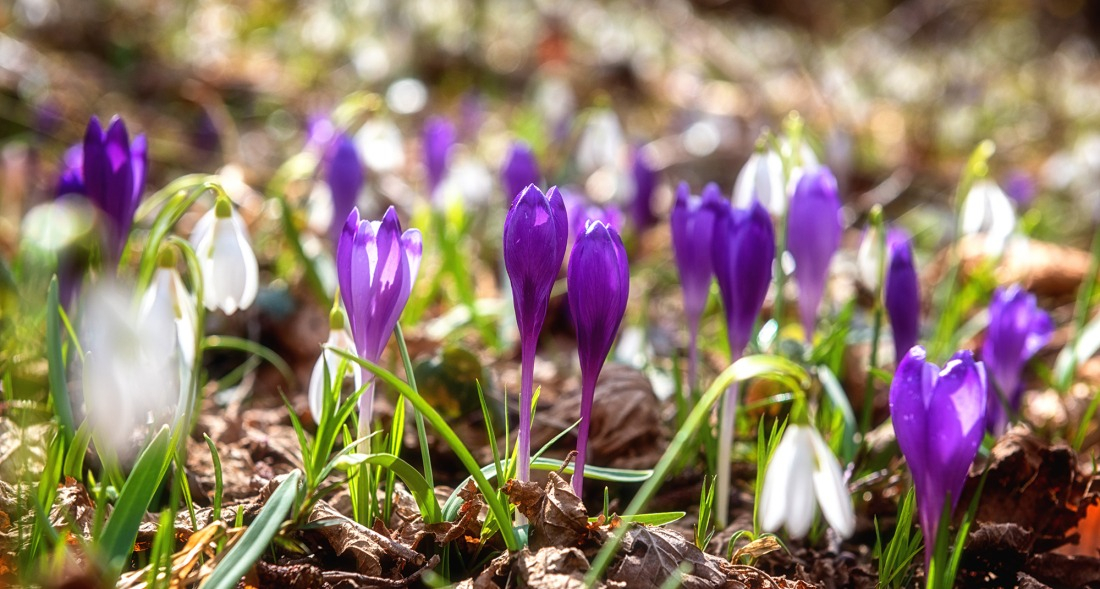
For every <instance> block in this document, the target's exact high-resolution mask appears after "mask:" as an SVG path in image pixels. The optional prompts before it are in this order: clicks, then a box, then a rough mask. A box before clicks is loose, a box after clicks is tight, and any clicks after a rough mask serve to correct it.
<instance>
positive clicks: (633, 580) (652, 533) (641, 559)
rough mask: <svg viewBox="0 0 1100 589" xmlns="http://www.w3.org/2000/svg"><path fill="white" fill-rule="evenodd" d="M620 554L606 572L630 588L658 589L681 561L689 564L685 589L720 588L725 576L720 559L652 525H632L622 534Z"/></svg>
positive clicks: (674, 533) (612, 578) (683, 579)
mask: <svg viewBox="0 0 1100 589" xmlns="http://www.w3.org/2000/svg"><path fill="white" fill-rule="evenodd" d="M619 554H620V555H621V556H620V558H619V559H618V560H616V561H615V563H614V564H612V565H611V568H610V569H609V570H608V573H607V580H608V582H609V584H610V583H625V586H626V587H631V588H632V589H646V588H652V589H657V588H658V587H661V585H662V584H664V582H665V580H666V579H668V577H669V575H671V574H672V573H673V572H674V571H676V570H677V568H679V566H680V564H681V563H685V564H688V565H690V566H691V570H689V571H687V572H686V573H685V574H684V576H683V577H682V578H681V582H680V586H681V587H684V588H685V589H704V588H710V587H723V586H725V585H726V582H727V575H726V573H725V572H724V571H723V570H722V566H721V564H720V563H722V562H724V561H723V560H722V559H720V558H717V557H714V556H710V555H708V554H704V553H703V552H702V551H701V550H699V548H698V547H696V546H695V544H693V543H691V542H688V541H687V539H686V538H684V537H683V536H681V535H680V534H678V533H676V532H674V531H672V530H667V529H665V528H660V527H653V526H632V527H631V528H630V529H629V530H627V532H626V534H624V535H623V541H622V546H621V547H620V549H619Z"/></svg>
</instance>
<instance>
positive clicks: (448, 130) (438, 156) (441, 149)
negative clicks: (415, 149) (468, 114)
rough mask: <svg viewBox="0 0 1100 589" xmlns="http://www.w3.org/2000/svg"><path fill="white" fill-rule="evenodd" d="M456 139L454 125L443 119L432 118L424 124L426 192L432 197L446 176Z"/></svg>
mask: <svg viewBox="0 0 1100 589" xmlns="http://www.w3.org/2000/svg"><path fill="white" fill-rule="evenodd" d="M456 137H457V133H456V132H455V127H454V125H453V124H451V122H450V121H448V120H447V119H445V118H443V117H432V118H430V119H428V121H427V122H426V123H424V135H423V141H424V166H425V168H426V169H427V172H428V192H429V194H431V195H432V196H434V195H435V191H436V188H439V183H440V182H442V181H443V177H444V176H445V175H446V174H447V164H448V162H449V161H450V156H451V148H452V147H454V144H455V140H456Z"/></svg>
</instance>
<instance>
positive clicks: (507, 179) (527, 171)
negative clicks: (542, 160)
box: [500, 141, 542, 205]
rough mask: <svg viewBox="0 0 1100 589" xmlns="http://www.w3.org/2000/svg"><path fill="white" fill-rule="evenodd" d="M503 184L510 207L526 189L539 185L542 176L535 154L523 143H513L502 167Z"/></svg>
mask: <svg viewBox="0 0 1100 589" xmlns="http://www.w3.org/2000/svg"><path fill="white" fill-rule="evenodd" d="M500 176H501V178H500V179H501V182H502V183H503V184H504V197H505V199H507V202H508V204H509V205H511V204H512V201H513V200H515V199H516V197H517V196H519V193H520V192H523V189H524V188H527V187H528V186H530V185H532V184H534V185H537V184H539V181H540V180H541V178H542V175H541V174H540V172H539V163H538V160H536V159H535V152H534V151H532V150H531V146H529V145H527V144H526V143H524V142H522V141H514V142H512V145H511V147H509V148H508V154H507V155H506V156H504V163H503V164H502V165H501V167H500Z"/></svg>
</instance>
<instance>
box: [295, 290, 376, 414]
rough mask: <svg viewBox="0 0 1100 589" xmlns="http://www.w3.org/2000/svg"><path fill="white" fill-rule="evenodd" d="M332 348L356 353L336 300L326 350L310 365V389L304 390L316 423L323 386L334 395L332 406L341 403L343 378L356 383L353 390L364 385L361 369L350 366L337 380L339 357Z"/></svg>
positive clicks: (323, 390)
mask: <svg viewBox="0 0 1100 589" xmlns="http://www.w3.org/2000/svg"><path fill="white" fill-rule="evenodd" d="M333 348H335V349H339V350H343V351H345V352H348V353H351V354H354V353H355V342H354V341H352V338H351V336H350V335H348V331H347V329H346V328H345V326H344V313H343V311H341V310H340V306H339V303H337V304H336V305H335V306H334V307H333V309H332V312H331V313H329V335H328V341H326V342H325V349H324V350H322V351H321V355H320V356H318V357H317V362H315V363H314V364H313V372H312V373H311V374H310V377H309V389H308V391H307V395H308V396H307V398H308V399H309V413H310V415H311V416H312V417H313V422H314V423H317V424H320V423H321V415H322V414H323V413H324V406H325V390H326V388H327V389H328V391H329V392H330V393H333V394H334V396H335V399H334V400H333V406H334V407H335V406H337V405H339V403H340V391H341V390H342V389H343V386H342V385H343V381H345V380H348V379H351V380H352V382H354V383H355V390H359V388H360V387H362V386H363V373H362V371H361V370H357V369H356V367H354V366H351V365H348V366H347V367H346V368H345V372H344V378H343V379H340V380H338V377H339V376H340V362H341V360H342V359H341V358H340V356H338V355H337V354H336V352H334V351H333ZM326 371H327V372H328V383H327V385H326V383H325V372H326Z"/></svg>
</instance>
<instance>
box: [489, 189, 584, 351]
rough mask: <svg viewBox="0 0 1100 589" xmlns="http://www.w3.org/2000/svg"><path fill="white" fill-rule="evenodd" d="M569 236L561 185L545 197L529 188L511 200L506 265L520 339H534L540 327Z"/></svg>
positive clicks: (507, 219)
mask: <svg viewBox="0 0 1100 589" xmlns="http://www.w3.org/2000/svg"><path fill="white" fill-rule="evenodd" d="M568 237H569V223H568V215H567V214H566V212H565V202H564V200H563V199H562V197H561V194H560V193H559V192H558V190H557V188H551V189H550V190H549V191H548V193H547V194H546V195H544V194H543V193H542V191H541V190H539V189H538V188H537V187H536V186H534V185H532V186H528V187H527V188H526V189H524V190H523V192H521V193H520V194H519V196H518V197H517V198H516V200H515V201H513V202H512V207H511V208H510V209H509V210H508V216H507V218H506V219H505V221H504V267H505V269H506V270H507V271H508V279H509V281H510V282H511V284H512V297H513V302H514V304H515V309H516V321H517V323H518V324H519V326H520V338H521V339H531V338H535V337H537V336H538V333H539V332H540V331H541V330H542V323H543V321H544V320H545V318H546V306H547V304H548V303H549V299H550V290H551V289H552V288H553V286H554V280H555V279H556V278H557V276H558V271H559V270H560V269H561V263H562V260H563V259H564V258H565V247H566V243H567V242H568Z"/></svg>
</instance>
